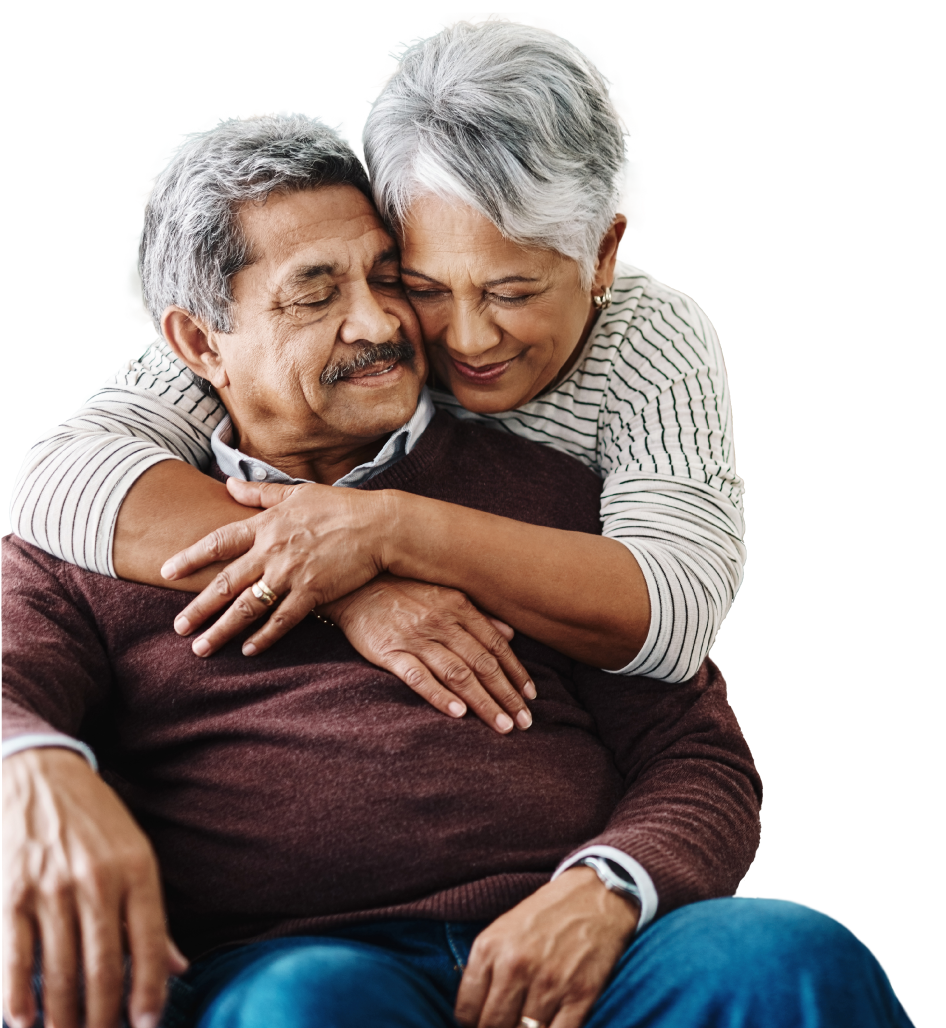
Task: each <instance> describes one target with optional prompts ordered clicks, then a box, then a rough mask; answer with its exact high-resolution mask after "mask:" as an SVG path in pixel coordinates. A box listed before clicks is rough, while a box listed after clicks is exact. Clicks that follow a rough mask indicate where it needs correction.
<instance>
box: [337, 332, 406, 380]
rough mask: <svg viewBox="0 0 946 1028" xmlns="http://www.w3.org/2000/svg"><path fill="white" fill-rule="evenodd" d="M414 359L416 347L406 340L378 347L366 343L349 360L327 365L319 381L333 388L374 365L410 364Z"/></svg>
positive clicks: (377, 345)
mask: <svg viewBox="0 0 946 1028" xmlns="http://www.w3.org/2000/svg"><path fill="white" fill-rule="evenodd" d="M413 359H414V347H413V345H412V344H411V343H409V342H407V340H406V339H404V340H397V341H395V342H391V343H378V344H376V345H370V344H367V343H366V344H365V345H364V346H362V347H361V348H360V349H359V350H358V352H357V353H356V354H355V355H354V356H353V357H350V358H349V359H348V360H344V361H341V360H340V361H336V362H335V363H333V364H327V365H326V366H325V369H324V370H323V372H322V374H321V375H320V376H319V381H320V382H321V383H322V385H327V386H332V385H335V384H336V383H337V382H341V380H342V379H343V378H347V377H348V376H349V375H351V374H353V373H354V372H356V371H364V370H365V368H370V367H371V365H372V364H392V363H393V362H394V361H408V362H409V361H412V360H413Z"/></svg>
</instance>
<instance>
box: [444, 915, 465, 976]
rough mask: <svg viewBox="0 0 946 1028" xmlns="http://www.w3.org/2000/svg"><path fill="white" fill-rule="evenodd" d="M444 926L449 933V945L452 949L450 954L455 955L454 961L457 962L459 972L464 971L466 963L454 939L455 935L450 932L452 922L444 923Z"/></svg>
mask: <svg viewBox="0 0 946 1028" xmlns="http://www.w3.org/2000/svg"><path fill="white" fill-rule="evenodd" d="M443 926H444V929H445V930H446V933H447V945H448V946H449V947H450V952H451V953H452V954H453V959H454V960H456V962H457V964H456V966H457V970H458V971H463V970H465V969H466V961H465V960H464V959H463V957H462V956H461V954H460V950H459V949H458V948H457V943H456V940H455V939H454V937H453V933H452V932H451V931H450V922H449V921H444V923H443Z"/></svg>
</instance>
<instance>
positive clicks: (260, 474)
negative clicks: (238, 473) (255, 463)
mask: <svg viewBox="0 0 946 1028" xmlns="http://www.w3.org/2000/svg"><path fill="white" fill-rule="evenodd" d="M253 477H254V478H255V479H256V481H257V482H262V481H263V479H264V478H265V477H266V468H253Z"/></svg>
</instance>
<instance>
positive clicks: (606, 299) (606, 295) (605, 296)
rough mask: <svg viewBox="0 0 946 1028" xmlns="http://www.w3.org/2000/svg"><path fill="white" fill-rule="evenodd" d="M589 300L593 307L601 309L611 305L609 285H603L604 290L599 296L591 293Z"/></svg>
mask: <svg viewBox="0 0 946 1028" xmlns="http://www.w3.org/2000/svg"><path fill="white" fill-rule="evenodd" d="M591 302H592V303H593V304H594V305H595V309H596V310H599V311H603V310H605V309H607V308H608V307H610V306H611V287H610V286H605V289H604V292H603V293H602V294H601V295H600V296H595V295H594V293H592V294H591Z"/></svg>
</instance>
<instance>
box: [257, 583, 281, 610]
mask: <svg viewBox="0 0 946 1028" xmlns="http://www.w3.org/2000/svg"><path fill="white" fill-rule="evenodd" d="M253 595H254V596H255V597H256V598H257V599H258V600H260V601H261V602H262V603H265V604H266V606H267V607H271V606H272V605H273V604H274V603H275V602H276V601H277V600H278V599H279V597H278V596H277V595H276V594H275V593H274V592H273V590H272V589H270V587H269V586H268V585H267V584H266V583H265V582H264V581H263V580H262V578H261V579H260V580H259V581H258V582H254V584H253Z"/></svg>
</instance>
